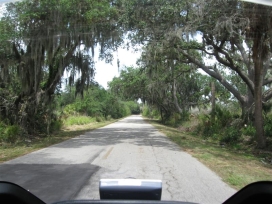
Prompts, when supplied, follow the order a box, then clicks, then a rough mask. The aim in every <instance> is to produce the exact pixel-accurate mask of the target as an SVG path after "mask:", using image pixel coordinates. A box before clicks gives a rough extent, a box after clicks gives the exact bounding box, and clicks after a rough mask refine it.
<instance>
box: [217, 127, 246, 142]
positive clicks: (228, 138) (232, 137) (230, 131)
mask: <svg viewBox="0 0 272 204" xmlns="http://www.w3.org/2000/svg"><path fill="white" fill-rule="evenodd" d="M241 135H242V134H241V131H240V130H239V129H237V128H235V127H228V128H226V129H225V131H224V133H223V136H222V137H221V139H220V142H223V143H227V144H232V143H235V142H238V141H239V140H240V139H241Z"/></svg>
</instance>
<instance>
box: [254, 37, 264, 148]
mask: <svg viewBox="0 0 272 204" xmlns="http://www.w3.org/2000/svg"><path fill="white" fill-rule="evenodd" d="M262 44H263V42H262V39H258V38H256V39H255V40H254V45H253V61H254V85H255V89H254V104H255V110H254V116H255V118H254V119H255V121H254V122H255V128H256V140H257V148H264V147H265V146H266V138H265V136H264V128H263V125H264V120H263V114H262V110H263V107H262V85H263V61H262V60H263V51H262V46H261V45H262Z"/></svg>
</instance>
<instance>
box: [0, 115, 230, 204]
mask: <svg viewBox="0 0 272 204" xmlns="http://www.w3.org/2000/svg"><path fill="white" fill-rule="evenodd" d="M128 177H133V178H139V179H161V180H162V181H163V192H162V200H178V201H190V202H196V203H207V204H208V203H209V204H211V203H222V202H223V201H224V200H226V199H227V198H228V197H230V196H231V195H232V194H234V193H235V190H234V189H232V188H230V187H229V186H227V185H226V184H225V183H224V182H223V181H222V180H221V179H220V178H219V177H218V176H217V175H216V174H215V173H213V172H212V171H211V170H209V169H208V168H207V167H206V166H204V165H203V164H202V163H200V162H199V161H198V160H196V159H195V158H193V157H192V156H190V155H189V154H187V153H185V152H183V151H182V150H181V149H180V147H178V146H177V145H176V144H174V143H173V142H171V141H170V140H169V139H168V138H167V137H166V136H164V135H163V134H162V133H160V132H158V131H157V130H156V129H155V128H154V127H153V126H152V125H150V124H147V123H146V122H145V121H144V120H143V119H142V117H141V116H135V115H134V116H130V117H127V118H125V119H123V120H120V121H119V122H116V123H113V124H111V125H108V126H106V127H103V128H100V129H97V130H94V131H91V132H88V133H86V134H84V135H81V136H79V137H76V138H74V139H71V140H68V141H65V142H62V143H60V144H57V145H53V146H51V147H48V148H45V149H42V150H39V151H36V152H33V153H31V154H28V155H25V156H22V157H19V158H17V159H14V160H11V161H8V162H5V163H3V164H1V165H0V180H6V181H11V182H15V183H17V184H19V185H21V186H23V187H24V188H26V189H29V190H30V191H31V192H33V193H34V194H35V195H37V196H38V197H40V198H41V199H42V200H44V201H45V202H48V203H50V202H55V201H60V200H69V199H99V191H98V186H99V180H100V179H101V178H128Z"/></svg>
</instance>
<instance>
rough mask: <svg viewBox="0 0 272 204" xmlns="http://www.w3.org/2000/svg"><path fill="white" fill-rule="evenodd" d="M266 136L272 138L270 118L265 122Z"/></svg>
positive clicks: (271, 120) (271, 121)
mask: <svg viewBox="0 0 272 204" xmlns="http://www.w3.org/2000/svg"><path fill="white" fill-rule="evenodd" d="M264 134H265V135H266V136H268V137H272V117H271V116H268V117H266V118H265V121H264Z"/></svg>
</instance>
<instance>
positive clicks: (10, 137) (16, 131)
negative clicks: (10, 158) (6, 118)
mask: <svg viewBox="0 0 272 204" xmlns="http://www.w3.org/2000/svg"><path fill="white" fill-rule="evenodd" d="M1 130H2V132H1V140H2V141H4V142H8V143H15V142H16V141H17V140H18V139H19V137H20V127H19V126H17V125H8V126H6V127H3V125H2V128H1Z"/></svg>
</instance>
